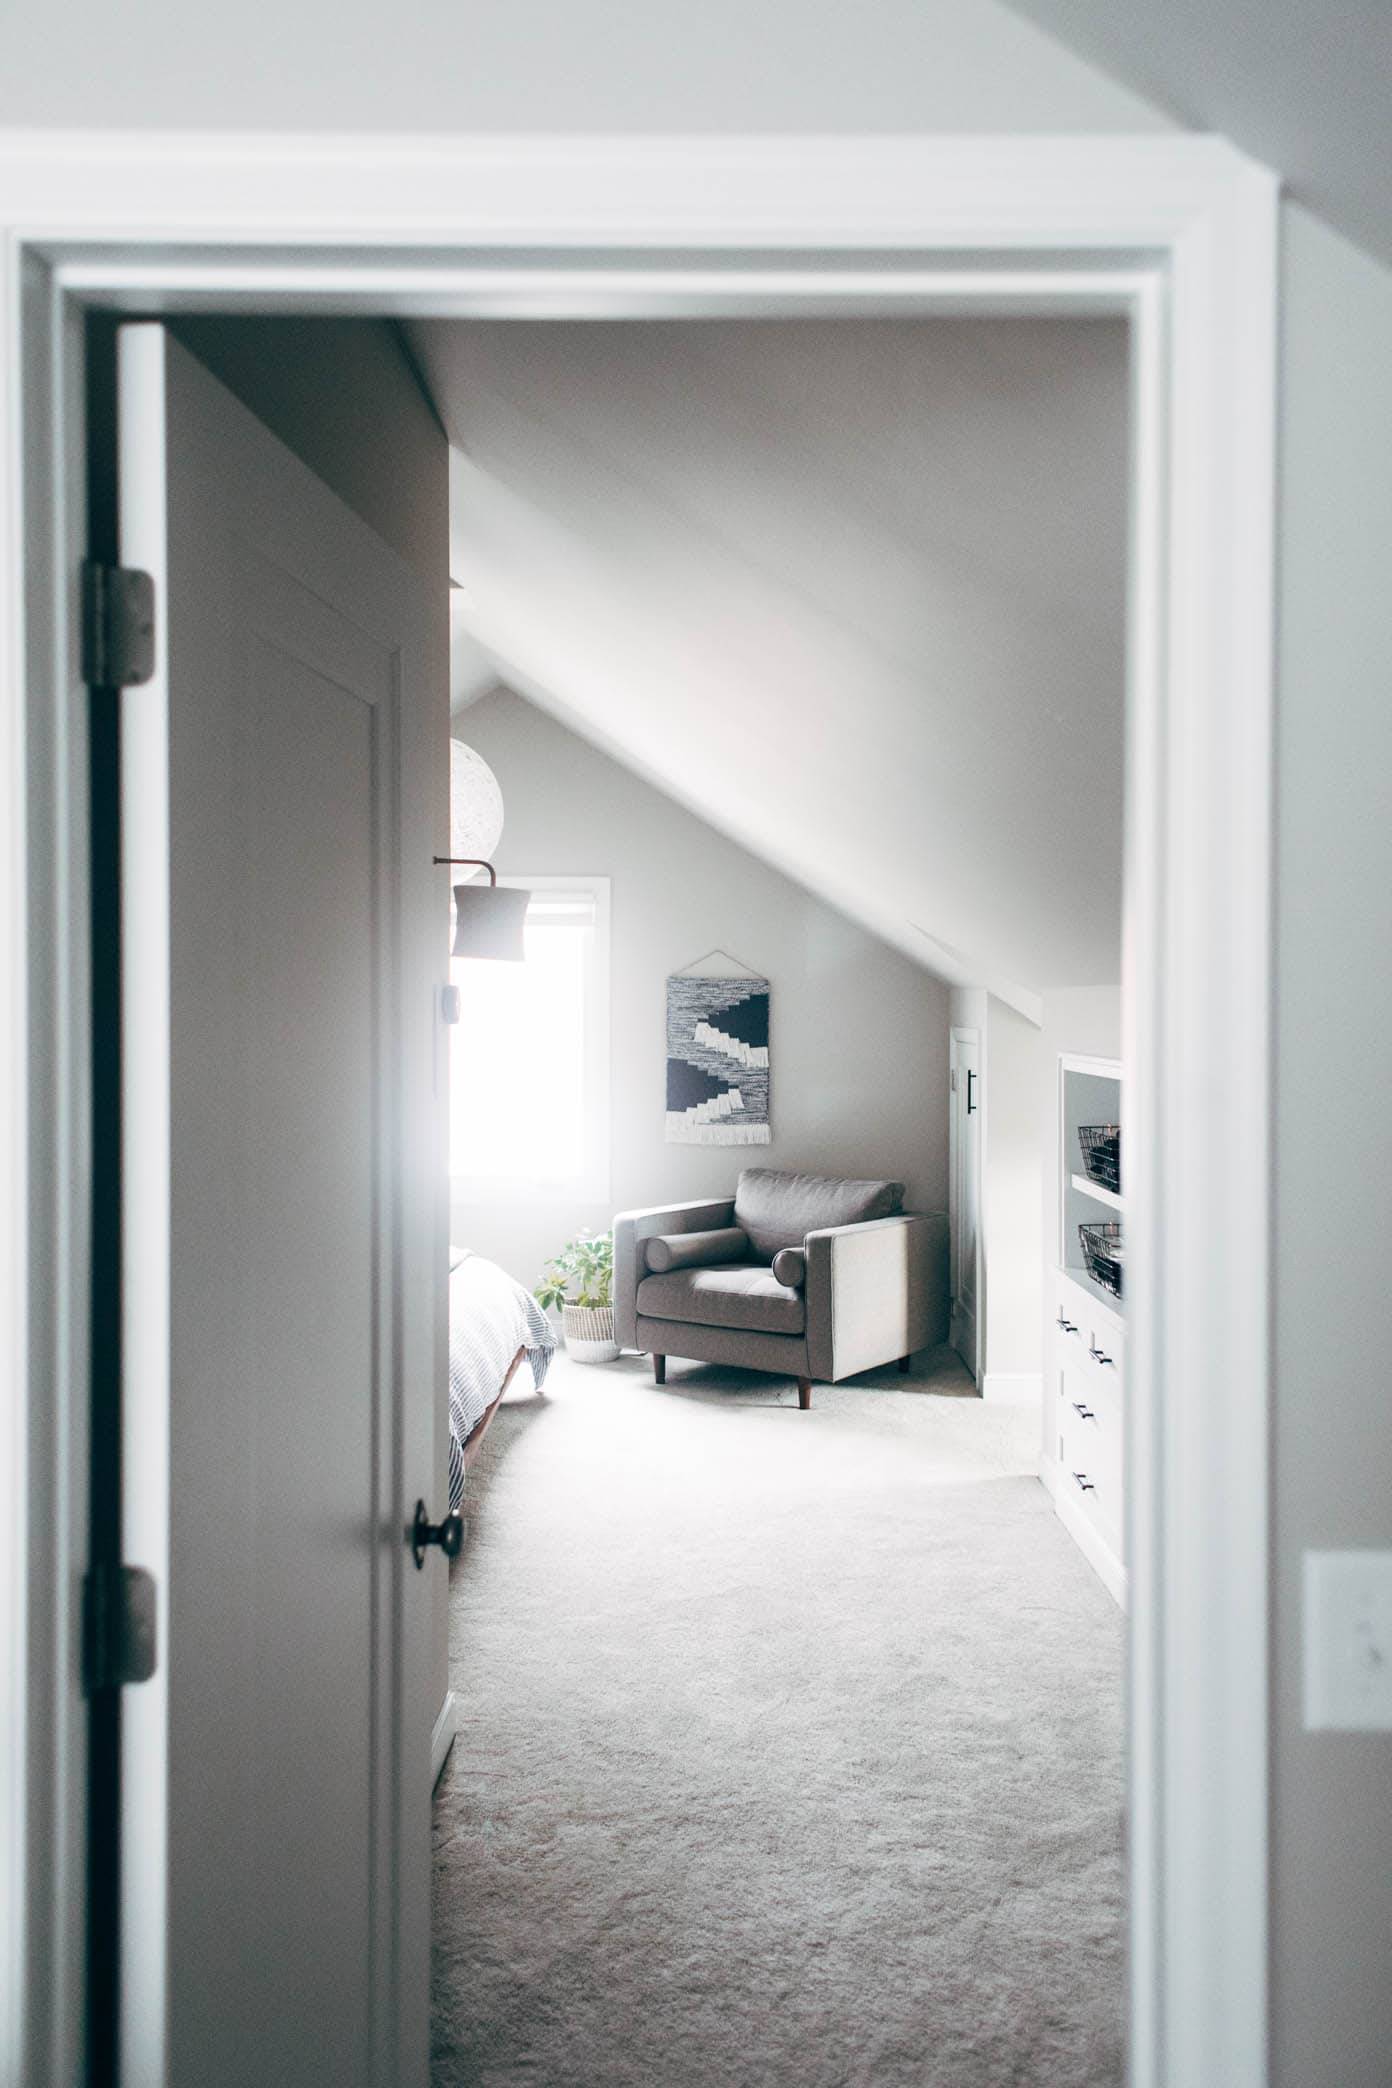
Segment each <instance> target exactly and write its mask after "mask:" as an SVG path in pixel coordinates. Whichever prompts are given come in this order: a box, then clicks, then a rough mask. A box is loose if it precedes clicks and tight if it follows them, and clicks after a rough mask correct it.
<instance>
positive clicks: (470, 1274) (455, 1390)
mask: <svg viewBox="0 0 1392 2088" xmlns="http://www.w3.org/2000/svg"><path fill="white" fill-rule="evenodd" d="M555 1346H556V1337H555V1335H554V1334H553V1333H552V1331H551V1325H550V1322H549V1321H548V1319H547V1317H546V1314H545V1313H544V1312H543V1311H542V1309H541V1307H540V1305H538V1304H537V1301H536V1299H535V1298H534V1297H533V1296H532V1294H531V1292H530V1291H528V1290H525V1289H524V1288H523V1286H522V1285H521V1284H520V1283H518V1282H516V1281H515V1280H514V1278H513V1277H511V1276H509V1275H508V1274H507V1272H506V1271H505V1270H503V1269H500V1268H499V1267H498V1264H497V1263H496V1262H491V1261H485V1260H484V1258H483V1256H482V1255H481V1254H472V1253H470V1251H469V1249H468V1248H467V1247H451V1249H450V1280H449V1410H450V1446H449V1499H450V1508H451V1510H452V1511H453V1510H455V1509H457V1508H458V1507H459V1504H460V1502H461V1501H462V1500H463V1498H464V1445H465V1442H466V1441H467V1439H468V1437H469V1435H470V1433H471V1432H472V1430H473V1429H474V1428H475V1427H476V1426H477V1424H478V1422H479V1420H480V1419H481V1418H482V1416H483V1414H484V1413H485V1412H486V1410H487V1409H488V1408H489V1407H490V1406H491V1405H492V1404H493V1401H494V1400H495V1399H496V1398H497V1396H498V1392H499V1390H500V1388H501V1386H502V1383H503V1380H504V1378H505V1377H506V1376H507V1373H508V1365H509V1364H510V1363H511V1362H512V1359H513V1357H514V1356H515V1355H516V1354H517V1351H518V1350H519V1349H520V1348H524V1349H525V1350H526V1351H527V1361H528V1362H529V1363H530V1365H531V1368H532V1383H533V1384H534V1385H535V1386H537V1387H538V1388H540V1386H541V1383H542V1380H543V1379H544V1378H545V1376H546V1373H547V1370H548V1369H549V1368H550V1364H551V1352H552V1350H553V1349H554V1348H555Z"/></svg>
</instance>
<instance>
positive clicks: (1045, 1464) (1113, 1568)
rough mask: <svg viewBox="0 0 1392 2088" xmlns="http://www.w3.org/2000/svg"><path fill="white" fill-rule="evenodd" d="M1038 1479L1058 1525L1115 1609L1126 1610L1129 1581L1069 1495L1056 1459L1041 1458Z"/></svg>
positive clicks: (1122, 1568)
mask: <svg viewBox="0 0 1392 2088" xmlns="http://www.w3.org/2000/svg"><path fill="white" fill-rule="evenodd" d="M1039 1476H1040V1478H1041V1479H1042V1480H1043V1482H1044V1485H1045V1486H1046V1487H1047V1488H1048V1491H1049V1492H1050V1493H1051V1494H1052V1495H1053V1500H1054V1507H1055V1509H1056V1511H1057V1513H1058V1519H1059V1521H1060V1522H1061V1523H1062V1524H1063V1526H1064V1528H1065V1529H1066V1530H1067V1532H1068V1534H1069V1536H1070V1537H1071V1538H1072V1539H1073V1542H1074V1543H1075V1544H1076V1545H1077V1547H1078V1549H1079V1551H1080V1552H1081V1553H1082V1554H1083V1557H1084V1558H1085V1559H1086V1560H1087V1562H1088V1564H1089V1566H1091V1568H1092V1570H1093V1572H1094V1573H1095V1574H1096V1575H1097V1578H1098V1579H1099V1580H1100V1581H1101V1583H1102V1585H1103V1587H1104V1588H1105V1589H1106V1590H1107V1593H1108V1594H1109V1595H1110V1596H1111V1597H1112V1599H1113V1601H1114V1602H1115V1603H1116V1604H1117V1606H1118V1608H1120V1609H1125V1608H1126V1607H1127V1596H1128V1581H1129V1576H1128V1575H1127V1571H1126V1568H1125V1567H1124V1566H1123V1565H1121V1564H1120V1562H1119V1561H1118V1560H1117V1559H1116V1558H1115V1557H1114V1556H1113V1554H1112V1553H1111V1552H1110V1551H1108V1549H1107V1547H1106V1545H1105V1544H1104V1543H1103V1542H1102V1539H1101V1538H1100V1537H1099V1536H1098V1534H1097V1532H1096V1530H1095V1529H1094V1528H1093V1526H1092V1524H1091V1522H1089V1520H1088V1518H1087V1516H1086V1514H1085V1513H1084V1511H1083V1510H1082V1509H1081V1508H1080V1507H1079V1506H1078V1504H1077V1502H1076V1501H1074V1500H1073V1499H1072V1498H1071V1497H1070V1495H1069V1494H1068V1492H1067V1489H1066V1488H1065V1486H1064V1484H1063V1473H1062V1471H1061V1470H1060V1467H1059V1463H1058V1460H1057V1458H1053V1457H1043V1458H1041V1459H1040V1462H1039Z"/></svg>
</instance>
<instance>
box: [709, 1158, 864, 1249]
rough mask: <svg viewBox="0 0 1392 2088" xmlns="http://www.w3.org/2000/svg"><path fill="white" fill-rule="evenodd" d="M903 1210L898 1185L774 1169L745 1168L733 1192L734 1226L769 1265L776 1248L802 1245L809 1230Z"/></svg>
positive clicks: (817, 1229) (857, 1221) (847, 1223)
mask: <svg viewBox="0 0 1392 2088" xmlns="http://www.w3.org/2000/svg"><path fill="white" fill-rule="evenodd" d="M903 1208H904V1185H903V1183H902V1182H869V1181H867V1182H847V1181H842V1180H840V1179H839V1178H838V1177H836V1176H833V1175H814V1174H787V1173H785V1172H784V1171H783V1170H782V1169H781V1168H776V1167H746V1168H745V1170H744V1172H743V1173H742V1174H741V1176H740V1178H739V1186H738V1187H737V1188H736V1190H735V1223H736V1225H738V1226H740V1227H742V1228H743V1230H744V1231H745V1232H747V1233H748V1235H749V1243H750V1245H751V1247H752V1248H753V1249H754V1253H755V1255H756V1256H761V1257H762V1258H763V1259H764V1260H765V1261H770V1262H771V1261H772V1260H773V1257H774V1256H775V1254H777V1252H778V1250H779V1248H780V1247H801V1245H802V1243H803V1241H804V1240H805V1239H806V1238H807V1235H808V1234H809V1233H810V1232H820V1231H821V1230H822V1229H823V1228H824V1227H825V1226H829V1225H864V1224H865V1223H866V1222H867V1221H868V1220H869V1219H872V1218H893V1217H894V1216H895V1215H896V1214H897V1213H898V1212H899V1211H902V1210H903Z"/></svg>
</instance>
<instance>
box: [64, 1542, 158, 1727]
mask: <svg viewBox="0 0 1392 2088" xmlns="http://www.w3.org/2000/svg"><path fill="white" fill-rule="evenodd" d="M82 1639H83V1644H82V1670H83V1682H84V1685H85V1687H86V1689H87V1692H88V1694H89V1695H90V1694H91V1693H92V1691H93V1690H97V1689H124V1688H125V1687H126V1685H127V1684H128V1683H131V1682H148V1681H149V1679H150V1677H151V1675H153V1674H154V1672H155V1653H156V1647H155V1578H154V1575H153V1574H151V1573H147V1572H146V1571H145V1569H144V1567H143V1566H97V1567H94V1568H93V1570H92V1572H91V1573H89V1574H88V1576H87V1579H86V1582H85V1584H84V1587H83V1616H82Z"/></svg>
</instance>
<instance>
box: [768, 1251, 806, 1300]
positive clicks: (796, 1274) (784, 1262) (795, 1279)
mask: <svg viewBox="0 0 1392 2088" xmlns="http://www.w3.org/2000/svg"><path fill="white" fill-rule="evenodd" d="M806 1277H807V1256H806V1255H805V1254H804V1253H803V1251H802V1249H801V1247H780V1248H779V1250H778V1252H777V1254H775V1256H774V1257H773V1280H774V1282H775V1283H782V1284H786V1285H787V1287H788V1289H789V1290H801V1289H802V1286H803V1283H804V1282H805V1281H806Z"/></svg>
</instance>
